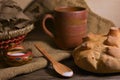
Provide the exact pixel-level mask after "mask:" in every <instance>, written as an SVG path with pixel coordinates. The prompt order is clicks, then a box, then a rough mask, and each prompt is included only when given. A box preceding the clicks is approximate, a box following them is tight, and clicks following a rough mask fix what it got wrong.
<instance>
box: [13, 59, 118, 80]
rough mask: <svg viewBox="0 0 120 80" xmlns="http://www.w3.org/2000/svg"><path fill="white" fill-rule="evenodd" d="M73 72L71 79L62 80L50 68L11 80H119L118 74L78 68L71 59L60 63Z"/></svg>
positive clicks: (62, 79) (64, 79)
mask: <svg viewBox="0 0 120 80" xmlns="http://www.w3.org/2000/svg"><path fill="white" fill-rule="evenodd" d="M61 63H63V64H65V65H67V66H69V67H70V68H71V69H73V71H74V76H73V77H72V78H64V77H61V76H60V75H58V74H57V73H56V72H55V71H54V70H53V69H52V68H51V66H48V67H46V68H44V69H40V70H37V71H34V72H32V73H29V74H24V75H19V76H16V77H14V78H12V79H11V80H120V74H119V73H116V74H95V73H90V72H87V71H84V70H82V69H80V68H78V67H77V66H76V65H75V64H74V61H73V59H72V58H69V59H66V60H63V61H61Z"/></svg>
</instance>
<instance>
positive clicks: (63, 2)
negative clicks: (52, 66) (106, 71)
mask: <svg viewBox="0 0 120 80" xmlns="http://www.w3.org/2000/svg"><path fill="white" fill-rule="evenodd" d="M36 1H38V0H36ZM39 4H40V10H42V11H41V14H45V13H46V12H49V11H52V10H53V9H54V8H55V7H57V6H81V7H85V8H87V9H88V13H89V16H88V32H93V33H98V34H107V32H108V31H109V29H110V27H113V26H115V25H114V24H113V23H112V22H111V21H109V20H107V19H104V18H102V17H100V16H99V15H97V14H95V13H94V12H92V11H91V10H90V8H89V7H88V6H87V4H86V2H85V1H84V0H52V1H51V0H44V1H43V0H39ZM31 6H32V5H31ZM28 9H29V8H28ZM34 43H39V44H40V45H41V46H42V47H44V48H45V49H46V51H47V52H49V53H50V55H52V57H53V58H55V59H56V60H57V61H60V60H63V59H66V58H68V57H70V56H71V51H65V50H60V49H59V48H57V47H56V45H55V43H54V41H53V40H52V39H50V38H49V37H48V36H47V35H45V34H44V32H42V30H40V25H39V26H35V29H34V30H33V31H32V32H31V33H29V34H28V36H27V37H26V40H25V41H24V42H23V43H22V45H23V46H25V47H26V48H30V49H32V52H33V60H32V62H31V63H28V64H25V65H22V66H18V67H7V68H6V67H4V66H3V65H2V63H1V64H0V80H8V79H10V78H12V77H15V76H17V75H20V74H25V73H30V72H32V71H35V70H38V69H41V68H44V67H45V66H47V63H48V61H47V60H46V59H45V58H44V57H42V55H41V54H40V52H39V51H38V50H37V49H36V48H35V47H34ZM1 62H2V61H1Z"/></svg>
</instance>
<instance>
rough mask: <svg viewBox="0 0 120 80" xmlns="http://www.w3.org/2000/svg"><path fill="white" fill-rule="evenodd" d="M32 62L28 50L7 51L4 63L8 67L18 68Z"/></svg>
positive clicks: (30, 53)
mask: <svg viewBox="0 0 120 80" xmlns="http://www.w3.org/2000/svg"><path fill="white" fill-rule="evenodd" d="M31 60H32V52H31V51H30V50H18V51H8V52H7V53H6V57H5V61H6V63H7V65H9V66H20V65H24V64H26V63H29V62H30V61H31Z"/></svg>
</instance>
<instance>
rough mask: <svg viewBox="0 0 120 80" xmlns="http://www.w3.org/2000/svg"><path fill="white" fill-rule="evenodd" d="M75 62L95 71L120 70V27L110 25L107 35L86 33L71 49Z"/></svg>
mask: <svg viewBox="0 0 120 80" xmlns="http://www.w3.org/2000/svg"><path fill="white" fill-rule="evenodd" d="M73 58H74V61H75V64H76V65H77V66H79V67H80V68H82V69H84V70H87V71H90V72H95V73H115V72H120V29H119V28H117V27H112V28H111V29H110V31H109V33H108V34H107V35H97V34H92V33H90V34H88V36H87V37H86V38H85V39H84V42H83V43H82V45H80V46H78V47H77V48H75V50H74V51H73Z"/></svg>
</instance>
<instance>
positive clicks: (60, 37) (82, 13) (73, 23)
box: [42, 7, 88, 49]
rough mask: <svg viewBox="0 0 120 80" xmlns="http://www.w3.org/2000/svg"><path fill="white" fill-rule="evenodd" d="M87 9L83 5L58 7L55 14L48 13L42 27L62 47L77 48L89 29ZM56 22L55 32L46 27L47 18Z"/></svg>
mask: <svg viewBox="0 0 120 80" xmlns="http://www.w3.org/2000/svg"><path fill="white" fill-rule="evenodd" d="M87 14H88V13H87V10H86V8H83V7H58V8H55V10H54V14H53V15H52V14H46V15H45V17H44V18H43V22H42V27H43V30H44V31H45V33H47V34H48V35H49V36H50V37H52V38H53V39H54V41H55V43H56V44H57V46H58V47H59V48H61V49H70V48H75V47H76V46H78V45H80V44H81V43H82V38H83V37H84V36H86V31H87V29H86V28H87ZM47 19H52V20H53V22H54V26H53V29H54V32H51V31H50V30H49V29H48V26H47V27H46V20H47Z"/></svg>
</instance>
